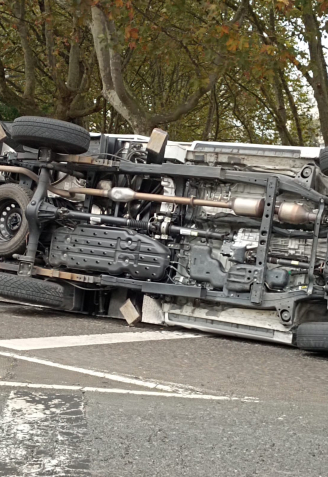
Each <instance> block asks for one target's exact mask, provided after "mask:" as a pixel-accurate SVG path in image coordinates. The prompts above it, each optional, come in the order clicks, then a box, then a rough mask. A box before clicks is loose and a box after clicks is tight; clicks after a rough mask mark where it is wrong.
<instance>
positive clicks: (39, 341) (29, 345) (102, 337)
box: [0, 331, 205, 351]
mask: <svg viewBox="0 0 328 477" xmlns="http://www.w3.org/2000/svg"><path fill="white" fill-rule="evenodd" d="M201 336H205V335H200V334H196V333H183V332H182V333H180V332H177V331H142V332H140V333H139V332H135V333H132V332H126V333H107V334H98V335H77V336H46V337H42V338H24V339H12V340H0V347H2V348H10V349H15V350H19V351H27V350H35V349H48V348H68V347H71V346H92V345H102V344H117V343H136V342H140V341H160V340H176V339H186V338H199V337H201Z"/></svg>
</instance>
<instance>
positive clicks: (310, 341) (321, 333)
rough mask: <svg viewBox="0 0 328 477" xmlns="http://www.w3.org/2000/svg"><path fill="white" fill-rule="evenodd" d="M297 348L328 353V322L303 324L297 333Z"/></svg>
mask: <svg viewBox="0 0 328 477" xmlns="http://www.w3.org/2000/svg"><path fill="white" fill-rule="evenodd" d="M296 346H297V347H298V348H300V349H304V350H307V351H326V352H328V322H326V321H317V322H311V323H302V324H301V325H299V327H298V328H297V331H296Z"/></svg>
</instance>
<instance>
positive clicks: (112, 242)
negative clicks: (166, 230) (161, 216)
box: [49, 225, 170, 281]
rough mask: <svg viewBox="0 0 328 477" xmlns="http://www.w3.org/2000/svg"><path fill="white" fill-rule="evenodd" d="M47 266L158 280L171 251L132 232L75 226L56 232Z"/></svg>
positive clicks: (164, 269) (162, 276)
mask: <svg viewBox="0 0 328 477" xmlns="http://www.w3.org/2000/svg"><path fill="white" fill-rule="evenodd" d="M49 263H50V265H52V266H53V267H61V266H64V267H67V268H69V269H72V270H74V269H77V270H84V271H86V272H99V273H108V274H109V275H116V276H119V275H123V274H125V275H126V274H128V275H129V276H131V277H133V278H137V279H142V280H154V281H157V280H161V279H163V278H164V276H165V271H166V269H167V267H168V266H169V264H170V250H169V249H168V247H166V246H165V245H163V244H162V243H160V242H158V241H157V240H154V239H152V238H151V237H148V236H147V235H142V234H139V233H137V232H135V231H134V230H130V229H124V228H116V227H100V226H89V225H84V226H83V225H78V226H77V227H76V228H75V229H74V230H71V229H69V228H67V227H61V228H59V229H57V230H56V231H55V232H54V234H53V238H52V242H51V248H50V254H49Z"/></svg>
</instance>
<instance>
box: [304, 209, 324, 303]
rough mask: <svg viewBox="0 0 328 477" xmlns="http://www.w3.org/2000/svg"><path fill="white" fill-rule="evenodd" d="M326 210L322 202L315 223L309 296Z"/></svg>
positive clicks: (309, 274)
mask: <svg viewBox="0 0 328 477" xmlns="http://www.w3.org/2000/svg"><path fill="white" fill-rule="evenodd" d="M324 208H325V204H324V201H323V200H321V201H320V204H319V210H318V213H317V217H316V219H315V222H314V230H313V242H312V249H311V258H310V264H309V271H308V277H309V286H308V295H311V293H312V292H313V284H314V267H315V259H316V255H317V247H318V240H319V232H320V225H321V219H322V214H323V211H324Z"/></svg>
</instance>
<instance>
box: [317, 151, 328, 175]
mask: <svg viewBox="0 0 328 477" xmlns="http://www.w3.org/2000/svg"><path fill="white" fill-rule="evenodd" d="M319 166H320V169H321V172H322V173H323V174H325V175H326V176H328V147H325V148H324V149H321V150H320V154H319Z"/></svg>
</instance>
